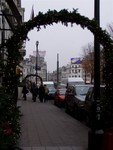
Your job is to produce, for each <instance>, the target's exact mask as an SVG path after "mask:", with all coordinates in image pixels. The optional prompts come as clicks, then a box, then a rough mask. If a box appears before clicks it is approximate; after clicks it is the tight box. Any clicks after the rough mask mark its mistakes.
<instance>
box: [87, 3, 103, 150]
mask: <svg viewBox="0 0 113 150" xmlns="http://www.w3.org/2000/svg"><path fill="white" fill-rule="evenodd" d="M94 1H95V2H94V17H95V20H96V21H97V23H98V25H99V26H100V13H99V11H100V10H99V8H100V0H94ZM93 106H94V107H93V116H92V117H93V123H92V128H91V131H89V133H88V138H89V139H88V142H89V143H88V150H100V149H101V143H102V136H103V133H104V132H103V130H102V122H101V107H100V44H99V39H98V37H97V35H96V34H95V35H94V104H93Z"/></svg>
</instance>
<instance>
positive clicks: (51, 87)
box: [43, 81, 56, 100]
mask: <svg viewBox="0 0 113 150" xmlns="http://www.w3.org/2000/svg"><path fill="white" fill-rule="evenodd" d="M43 85H46V86H47V88H48V90H49V93H48V99H49V100H52V99H54V94H55V92H56V89H55V87H54V82H53V81H44V82H43Z"/></svg>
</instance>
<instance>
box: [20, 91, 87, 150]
mask: <svg viewBox="0 0 113 150" xmlns="http://www.w3.org/2000/svg"><path fill="white" fill-rule="evenodd" d="M18 105H19V106H20V107H21V108H20V110H21V112H22V114H23V116H22V118H21V132H22V134H21V138H20V141H19V145H20V147H22V148H23V150H87V149H86V147H87V145H88V130H89V128H87V127H86V126H85V125H83V124H82V123H80V122H79V121H77V120H76V119H74V118H72V117H71V116H69V115H68V114H66V113H65V111H64V109H60V108H58V107H56V106H54V105H53V102H51V101H48V102H47V103H40V102H39V100H37V101H36V102H35V103H34V102H32V98H31V96H30V94H29V95H28V96H27V101H23V100H19V102H18ZM76 146H78V147H76ZM81 146H82V147H81Z"/></svg>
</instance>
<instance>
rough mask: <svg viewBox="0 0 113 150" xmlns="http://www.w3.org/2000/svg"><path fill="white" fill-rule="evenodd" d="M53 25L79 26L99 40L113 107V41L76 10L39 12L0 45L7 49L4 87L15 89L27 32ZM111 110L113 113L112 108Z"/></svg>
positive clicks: (109, 96)
mask: <svg viewBox="0 0 113 150" xmlns="http://www.w3.org/2000/svg"><path fill="white" fill-rule="evenodd" d="M53 23H56V24H57V23H62V25H64V26H67V27H68V24H69V23H70V24H71V26H73V24H77V25H80V26H81V28H83V29H84V28H87V29H88V30H90V31H91V32H92V33H93V34H94V35H96V37H97V38H98V39H99V42H100V44H101V45H102V46H103V48H104V59H105V64H103V65H104V80H105V84H106V101H107V102H106V103H108V104H109V105H111V106H113V41H112V39H111V38H110V35H109V34H108V33H107V31H106V30H102V29H101V27H99V26H98V24H97V22H96V21H95V20H94V19H92V20H90V19H89V18H87V17H85V16H82V15H80V14H79V13H78V12H77V9H73V11H72V12H69V11H68V10H66V9H63V10H61V11H59V12H58V11H56V10H53V11H51V10H49V11H48V12H47V13H45V14H43V13H42V12H39V13H38V15H37V16H36V17H35V18H34V19H33V20H29V21H28V22H25V23H23V24H22V25H21V26H17V27H16V28H15V31H14V34H13V36H12V37H11V38H9V39H8V40H7V42H6V43H2V45H1V48H2V47H4V46H5V47H6V49H7V60H6V62H7V63H6V64H5V65H4V64H3V63H2V62H4V60H2V61H1V66H4V75H5V77H6V81H5V85H8V86H7V89H8V90H7V91H8V92H10V93H12V89H15V86H16V85H15V84H14V83H15V81H16V72H15V70H16V66H17V65H18V64H19V63H20V61H21V59H22V57H21V55H20V52H19V49H21V47H22V43H23V41H25V40H26V39H28V38H27V34H28V32H29V31H30V30H33V29H34V28H35V27H36V28H37V31H40V30H41V26H43V27H44V28H46V26H48V25H53ZM110 108H111V107H110ZM111 109H112V112H113V108H111Z"/></svg>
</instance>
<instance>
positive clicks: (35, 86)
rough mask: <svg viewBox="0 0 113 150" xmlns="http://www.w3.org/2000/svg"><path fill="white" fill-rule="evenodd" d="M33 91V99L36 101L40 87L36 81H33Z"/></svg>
mask: <svg viewBox="0 0 113 150" xmlns="http://www.w3.org/2000/svg"><path fill="white" fill-rule="evenodd" d="M31 93H32V100H33V101H34V102H36V98H37V95H38V87H37V85H36V84H35V83H33V85H32V87H31Z"/></svg>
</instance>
